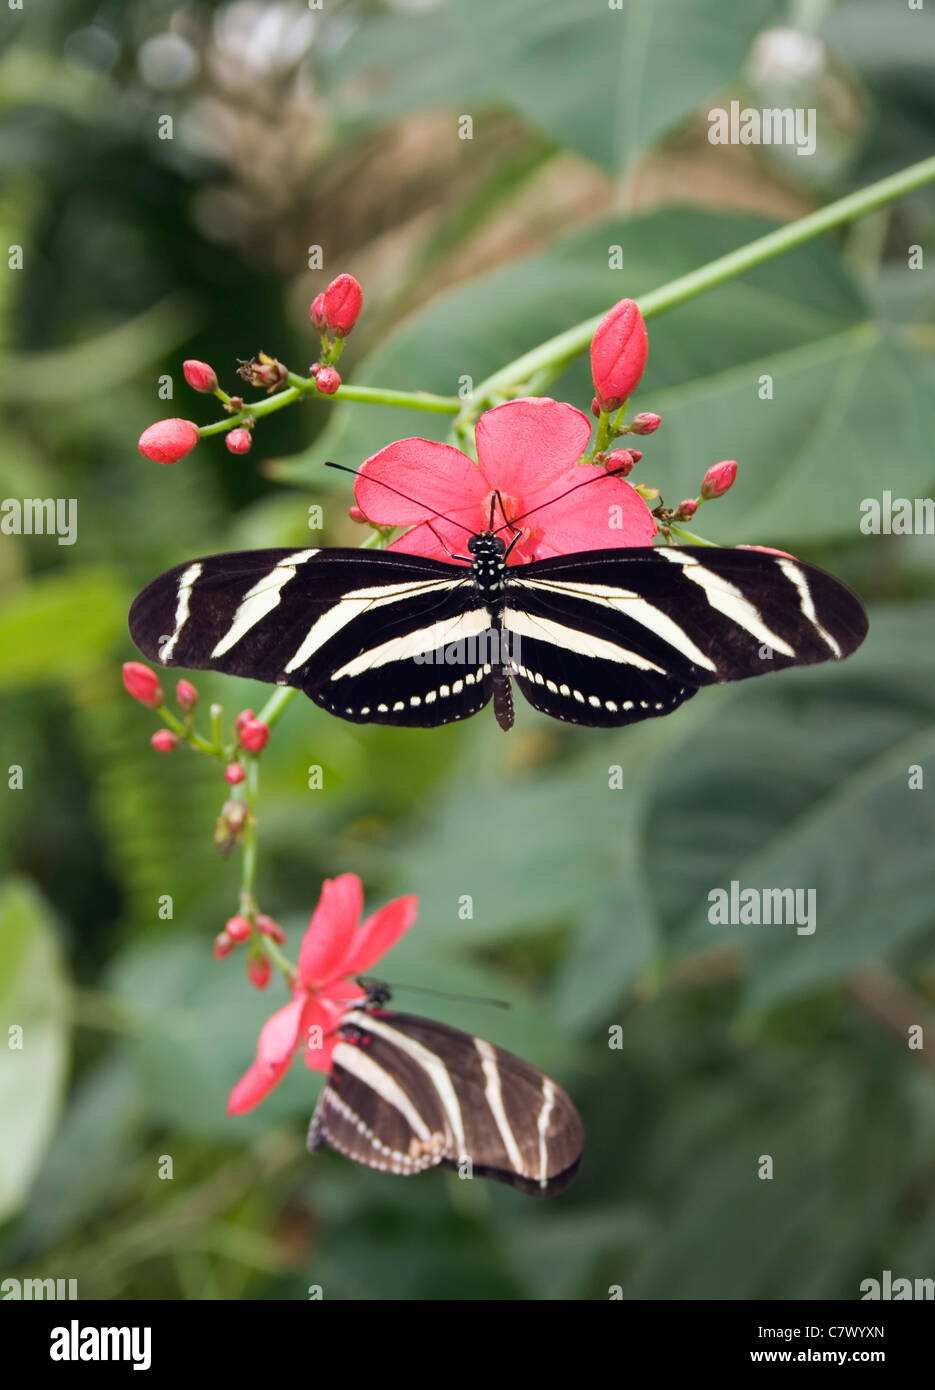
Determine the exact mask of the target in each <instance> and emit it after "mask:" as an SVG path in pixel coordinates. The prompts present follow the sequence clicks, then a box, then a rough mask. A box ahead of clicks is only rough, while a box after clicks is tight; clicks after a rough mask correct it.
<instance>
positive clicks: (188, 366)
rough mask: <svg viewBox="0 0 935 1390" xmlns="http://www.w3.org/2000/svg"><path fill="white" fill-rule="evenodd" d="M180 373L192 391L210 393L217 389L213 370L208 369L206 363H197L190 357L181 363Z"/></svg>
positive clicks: (211, 368) (216, 380)
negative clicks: (183, 374)
mask: <svg viewBox="0 0 935 1390" xmlns="http://www.w3.org/2000/svg"><path fill="white" fill-rule="evenodd" d="M182 371H183V372H184V373H185V380H186V381H187V382H188V384H189V386H191V387H192V388H193V390H195V391H202V392H211V391H216V390H217V389H218V379H217V376H216V375H215V371H214V368H213V367H209V366H208V364H207V362H199V361H198V360H197V359H196V358H194V357H190V358H189V359H188V361H187V362H183V363H182Z"/></svg>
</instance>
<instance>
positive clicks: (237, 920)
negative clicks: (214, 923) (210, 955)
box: [213, 913, 286, 989]
mask: <svg viewBox="0 0 935 1390" xmlns="http://www.w3.org/2000/svg"><path fill="white" fill-rule="evenodd" d="M257 934H259V935H262V936H267V937H269V939H270V940H271V941H275V943H276V945H277V946H283V945H285V941H286V933H285V932H284V931H283V929H282V927H281V926H280V925H279V923H278V922H274V921H273V919H272V917H267V916H265V915H264V914H263V913H259V914H258V915H257V916H256V917H255V918H254V920H253V922H252V923H251V921H250V919H249V917H244V916H243V915H242V914H240V913H238V914H237V915H236V916H234V917H229V918H228V919H227V921H226V922H225V924H224V930H223V931H219V932H218V934H217V936H216V937H215V938H214V947H213V950H214V957H215V960H223V959H224V957H225V956H229V955H230V953H231V951H233V949H234V947H235V946H239V945H241V944H242V943H243V942H250V951H249V954H248V956H247V978H248V979H249V981H250V983H251V984H252V985H254V986H255V987H256V988H257V989H265V988H266V986H267V985H268V984H269V982H270V978H271V976H272V973H273V967H272V965H271V963H270V959H269V956H268V955H266V954H265V953H264V951H263V948H262V946H261V945H260V944H259V941H258V939H257Z"/></svg>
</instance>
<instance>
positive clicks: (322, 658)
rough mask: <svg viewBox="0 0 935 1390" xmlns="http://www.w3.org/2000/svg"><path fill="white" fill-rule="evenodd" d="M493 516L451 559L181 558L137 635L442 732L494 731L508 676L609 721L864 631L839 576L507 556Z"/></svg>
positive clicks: (142, 642)
mask: <svg viewBox="0 0 935 1390" xmlns="http://www.w3.org/2000/svg"><path fill="white" fill-rule="evenodd" d="M607 476H610V475H609V474H608V475H607ZM584 485H585V484H581V486H584ZM495 500H497V499H495ZM493 506H494V503H492V504H491V520H490V525H489V527H488V529H487V530H486V531H483V532H480V533H478V534H471V535H470V536H469V539H468V542H467V549H468V552H469V554H468V555H466V556H464V555H452V557H451V561H450V562H447V561H442V560H436V559H430V558H427V557H422V556H419V555H408V554H405V553H402V552H399V551H375V552H367V551H363V550H352V549H342V548H339V547H334V548H326V549H311V548H310V549H305V550H255V551H249V550H248V551H235V552H232V553H230V554H224V555H211V556H207V557H205V558H203V559H199V560H192V561H189V562H188V563H187V564H183V565H178V566H176V567H175V568H174V569H171V570H168V571H167V572H166V573H165V574H163V575H161V576H160V577H159V578H158V579H155V580H153V582H152V583H151V584H149V585H148V586H147V587H146V588H145V589H144V590H143V591H142V592H141V593H140V594H139V595H138V596H137V598H136V599H135V600H134V603H133V606H132V608H131V610H130V634H131V636H132V638H133V640H134V642H135V643H136V645H137V646H138V647H139V649H140V651H141V652H143V653H144V655H145V656H147V657H149V658H150V659H151V660H153V661H156V662H159V663H160V664H162V665H164V666H182V667H186V668H189V669H193V670H213V671H222V672H225V673H227V674H229V675H235V676H244V677H247V678H249V679H251V680H259V681H268V682H272V683H274V684H276V685H286V686H295V687H297V688H298V689H299V690H302V691H304V693H305V694H306V695H308V696H309V697H310V698H311V699H312V700H314V701H315V703H316V704H318V705H320V706H322V707H323V708H324V709H326V710H328V711H330V712H331V713H332V714H335V715H337V716H338V717H339V718H341V719H347V720H350V721H351V722H353V723H358V724H396V725H404V726H409V727H415V728H434V727H436V726H437V725H441V724H450V723H452V722H454V721H455V720H459V719H465V718H467V717H468V716H470V715H472V714H476V713H477V712H478V710H480V709H482V708H483V707H484V706H485V705H486V704H488V703H489V702H490V701H491V700H492V701H493V707H494V714H495V716H496V718H497V722H498V723H499V724H500V726H501V728H503V729H509V728H510V727H511V726H512V724H513V699H512V682H513V681H514V680H515V681H516V684H517V685H518V687H519V689H520V691H521V692H522V694H523V695H524V696H525V697H526V699H527V700H528V701H529V703H530V704H531V705H532V706H533V707H534V708H535V709H537V710H540V711H542V712H543V713H545V714H549V715H552V716H553V717H554V718H556V719H561V720H565V721H567V722H568V723H572V724H583V725H588V726H591V727H603V728H608V727H615V726H618V725H624V724H633V723H636V722H637V721H639V720H641V719H651V718H656V717H658V716H660V715H665V714H669V713H671V712H672V711H673V710H674V709H676V708H677V707H678V706H679V705H681V704H682V703H684V701H685V700H687V699H690V698H691V696H692V695H694V694H695V693H696V692H697V690H698V689H699V688H700V687H701V686H704V685H712V684H716V683H720V682H725V681H739V680H746V679H747V678H748V677H751V676H758V675H762V674H764V673H766V672H769V671H779V670H783V669H785V668H786V667H789V666H810V665H813V664H815V663H816V662H822V661H831V660H834V661H839V660H841V659H842V658H843V657H846V656H849V655H850V654H851V653H852V652H853V651H854V650H855V649H856V648H857V647H858V646H859V645H860V643H861V642H862V641H863V639H864V637H865V635H866V632H867V618H866V614H865V613H864V610H863V608H862V606H861V604H860V602H859V600H858V599H857V598H856V596H855V595H854V594H853V593H852V592H851V590H850V589H848V588H847V586H846V585H844V584H842V583H840V582H839V581H838V580H837V579H834V578H833V577H832V576H831V575H829V574H826V573H824V571H822V570H819V569H816V568H815V567H814V566H812V565H808V564H805V563H803V562H802V561H800V560H795V559H792V558H791V557H789V556H785V555H781V554H773V553H766V552H763V551H759V550H750V549H733V548H730V547H718V546H712V547H704V548H702V547H700V546H677V545H661V546H648V547H646V546H640V547H634V548H629V549H628V548H616V549H607V550H587V551H579V552H577V553H574V554H568V555H559V556H555V557H552V558H549V559H545V560H534V561H532V562H531V563H528V564H522V565H511V564H510V563H509V561H510V554H511V551H512V549H513V547H514V545H515V543H516V541H517V540H518V539H519V537H520V535H521V532H520V529H519V526H518V524H517V523H518V522H520V521H522V520H523V519H524V517H523V516H522V515H521V516H518V517H513V518H508V519H505V520H504V522H503V524H502V525H500V526H498V527H495V526H494V515H493ZM501 507H502V502H501ZM439 515H440V514H439ZM526 515H529V513H527V514H526ZM446 520H450V518H446ZM455 524H458V523H455ZM465 529H467V528H465ZM504 531H507V532H511V533H512V538H511V539H510V540H509V541H506V540H504V538H503V535H502V534H501V533H502V532H504Z"/></svg>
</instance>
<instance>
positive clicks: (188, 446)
mask: <svg viewBox="0 0 935 1390" xmlns="http://www.w3.org/2000/svg"><path fill="white" fill-rule="evenodd" d="M200 438H201V435H200V434H199V433H198V426H197V425H196V424H194V423H193V422H192V421H191V420H177V419H172V420H157V421H156V423H155V424H154V425H150V427H149V429H148V430H144V431H143V433H142V434H141V435H140V442H139V450H140V453H141V454H145V455H146V457H147V458H148V459H152V461H153V463H178V461H179V459H182V458H184V457H185V455H186V454H189V453H191V451H192V449H194V447H195V445H196V444H197V443H198V440H199V439H200Z"/></svg>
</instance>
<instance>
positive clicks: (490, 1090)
mask: <svg viewBox="0 0 935 1390" xmlns="http://www.w3.org/2000/svg"><path fill="white" fill-rule="evenodd" d="M358 983H359V984H360V985H361V986H362V987H364V988H366V990H367V996H366V999H364V1000H363V1001H362V1002H361V1003H359V1004H356V1005H355V1006H354V1007H353V1008H351V1009H349V1010H348V1011H347V1012H346V1013H345V1014H343V1015H342V1017H341V1019H340V1022H339V1024H338V1027H337V1036H338V1042H337V1044H336V1045H335V1048H334V1052H333V1054H332V1063H331V1075H330V1078H329V1080H328V1084H327V1085H326V1086H325V1089H324V1090H323V1091H322V1093H321V1095H320V1097H319V1099H318V1105H317V1106H316V1108H315V1113H314V1115H313V1116H312V1121H311V1124H310V1126H309V1131H308V1148H309V1151H310V1152H311V1153H314V1152H315V1151H316V1150H317V1149H319V1148H320V1147H321V1146H322V1144H327V1145H328V1146H329V1147H330V1148H332V1149H335V1150H336V1151H337V1152H338V1153H340V1154H343V1155H344V1156H345V1157H346V1158H350V1159H353V1161H354V1162H355V1163H361V1164H364V1165H365V1166H366V1167H368V1168H377V1169H379V1170H380V1171H382V1172H387V1173H395V1174H396V1175H397V1176H400V1177H409V1176H412V1175H414V1174H416V1173H421V1172H424V1171H425V1170H426V1169H428V1168H437V1167H438V1166H439V1165H442V1166H444V1167H447V1168H454V1169H458V1170H461V1171H466V1172H467V1174H468V1175H470V1176H478V1177H488V1178H495V1179H496V1180H497V1181H498V1182H504V1183H508V1184H509V1185H510V1186H511V1187H516V1188H519V1189H520V1191H522V1192H527V1193H530V1194H532V1195H535V1196H551V1195H553V1194H554V1193H556V1192H560V1191H561V1190H562V1189H563V1188H565V1187H567V1186H568V1184H569V1183H570V1182H571V1180H572V1178H573V1177H574V1176H575V1173H576V1172H577V1171H578V1165H579V1163H580V1161H581V1152H582V1148H583V1146H584V1130H583V1127H582V1124H581V1119H580V1117H579V1115H578V1112H577V1110H576V1109H575V1107H574V1105H572V1103H571V1101H570V1100H569V1098H568V1096H567V1095H566V1094H565V1092H564V1091H563V1090H562V1089H561V1087H560V1086H558V1085H556V1083H555V1082H554V1081H552V1080H550V1078H549V1077H547V1076H546V1075H545V1074H544V1073H543V1072H541V1071H538V1070H537V1069H536V1068H535V1067H532V1066H530V1065H529V1063H528V1062H524V1061H522V1060H521V1058H519V1057H514V1056H513V1054H512V1053H510V1052H505V1051H504V1050H503V1049H502V1048H500V1047H495V1046H494V1045H493V1043H489V1042H486V1041H485V1040H484V1039H483V1038H475V1037H472V1036H471V1035H470V1034H469V1033H462V1032H460V1031H459V1030H458V1029H457V1028H449V1027H448V1026H447V1025H446V1024H443V1023H436V1022H433V1021H432V1020H431V1019H427V1018H417V1017H416V1016H414V1015H412V1014H398V1013H392V1012H390V1011H388V1010H387V1009H385V1008H384V1007H383V1006H384V1004H385V1003H386V1002H387V1000H388V999H389V998H390V991H389V989H388V988H387V986H386V985H382V984H371V983H369V982H367V981H365V980H359V981H358Z"/></svg>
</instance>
